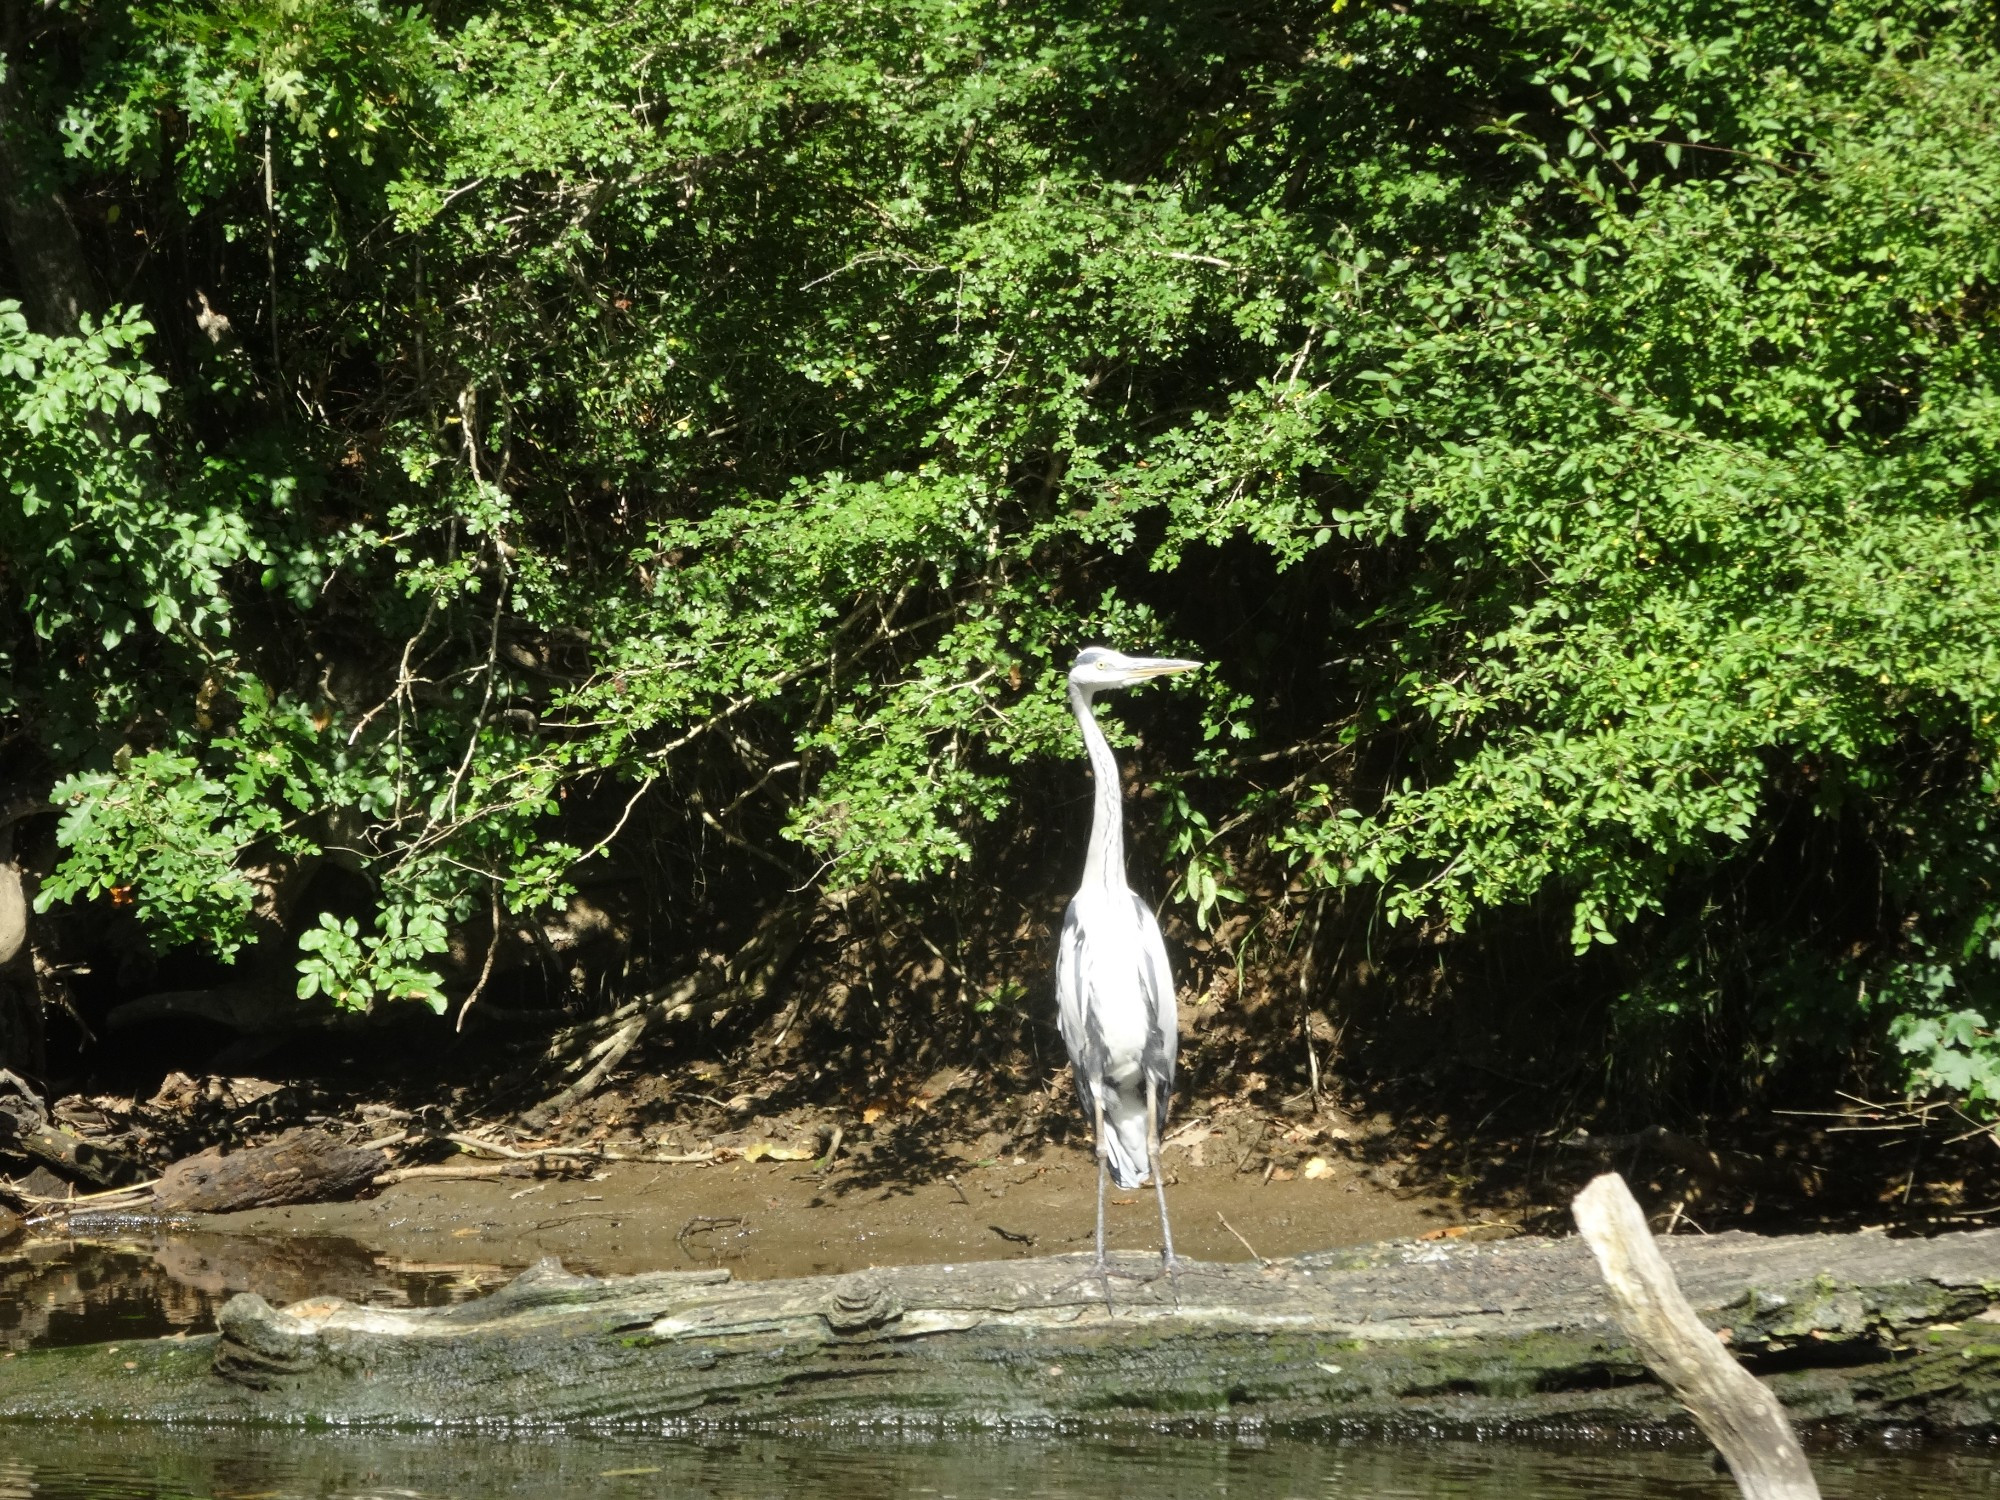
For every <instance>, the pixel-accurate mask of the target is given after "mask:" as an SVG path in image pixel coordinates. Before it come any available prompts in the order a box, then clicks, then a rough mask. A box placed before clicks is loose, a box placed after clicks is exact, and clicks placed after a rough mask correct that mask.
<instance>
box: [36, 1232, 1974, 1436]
mask: <svg viewBox="0 0 2000 1500" xmlns="http://www.w3.org/2000/svg"><path fill="white" fill-rule="evenodd" d="M1663 1248H1664V1249H1665V1252H1666V1255H1667V1259H1668V1260H1669V1262H1670V1263H1671V1264H1672V1266H1673V1268H1674V1271H1675V1273H1676V1275H1677V1276H1678V1278H1679V1280H1680V1283H1681V1286H1682V1287H1683V1288H1684V1289H1685V1291H1686V1292H1687V1294H1688V1296H1689V1298H1690V1300H1691V1301H1692V1302H1693V1303H1694V1305H1695V1306H1696V1308H1698V1309H1700V1310H1701V1311H1702V1313H1703V1317H1704V1319H1705V1321H1706V1322H1707V1323H1708V1324H1710V1325H1711V1326H1717V1325H1722V1326H1726V1327H1727V1328H1728V1329H1729V1331H1730V1332H1729V1338H1730V1346H1731V1348H1732V1349H1734V1350H1735V1351H1736V1352H1737V1354H1738V1355H1739V1356H1741V1357H1743V1358H1745V1359H1746V1361H1747V1362H1748V1363H1750V1364H1751V1366H1752V1368H1757V1367H1758V1366H1759V1365H1762V1366H1764V1367H1765V1368H1766V1371H1767V1375H1768V1379H1769V1383H1770V1386H1771V1389H1772V1390H1773V1391H1774V1392H1775V1393H1776V1394H1777V1395H1778V1396H1779V1398H1780V1399H1781V1400H1783V1401H1784V1402H1785V1403H1786V1404H1787V1406H1788V1407H1790V1409H1791V1411H1792V1413H1793V1415H1794V1416H1797V1417H1801V1418H1806V1419H1817V1420H1824V1421H1830V1422H1834V1423H1843V1424H1847V1425H1850V1426H1855V1427H1871V1426H1882V1425H1895V1426H1898V1427H1913V1426H1917V1427H1930V1428H1934V1429H1937V1430H1957V1431H1972V1430H1981V1429H1986V1430H1990V1429H1993V1428H1995V1427H1996V1426H2000V1338H1996V1337H1994V1330H1993V1328H1992V1326H1991V1324H1990V1323H1988V1322H1986V1321H1983V1320H1984V1319H1986V1318H1988V1317H1990V1316H1991V1314H1990V1313H1989V1308H1990V1306H1991V1304H1992V1300H1993V1297H1994V1295H1995V1289H1996V1288H2000V1231H1995V1230H1988V1231H1981V1232H1978V1233H1974V1234H1962V1235H1953V1236H1949V1237H1945V1238H1941V1239H1937V1240H1889V1239H1886V1238H1883V1237H1882V1236H1879V1235H1850V1236H1801V1237H1798V1238H1795V1239H1776V1240H1765V1239H1757V1238H1754V1237H1752V1236H1749V1235H1740V1234H1729V1235H1716V1236H1714V1237H1712V1238H1707V1239H1700V1240H1675V1241H1672V1242H1670V1243H1668V1244H1667V1245H1666V1246H1664V1247H1663ZM1116 1264H1117V1269H1118V1271H1119V1272H1121V1273H1125V1274H1122V1275H1119V1276H1117V1277H1114V1278H1113V1280H1112V1282H1111V1287H1110V1298H1111V1301H1110V1305H1109V1306H1108V1307H1107V1305H1106V1300H1105V1288H1104V1285H1103V1283H1102V1281H1101V1280H1100V1279H1099V1278H1098V1276H1097V1275H1096V1274H1095V1273H1094V1272H1093V1271H1092V1270H1091V1268H1090V1262H1089V1260H1088V1259H1087V1258H1085V1257H1082V1256H1060V1257H1053V1258H1044V1259H1035V1260H1016V1261H996V1262H985V1263H980V1264H975V1265H958V1266H910V1267H903V1268H900V1269H888V1270H879V1271H867V1272H859V1273H856V1274H853V1275H849V1276H838V1277H832V1276H824V1277H807V1278H801V1279H797V1280H788V1281H768V1282H751V1283H741V1284H739V1283H734V1282H731V1281H730V1280H729V1278H728V1275H727V1273H726V1272H721V1271H690V1272H663V1273H656V1274H653V1275H647V1276H633V1277H624V1278H619V1279H614V1280H608V1281H598V1280H594V1279H592V1278H589V1277H579V1276H570V1275H567V1274H565V1273H564V1272H563V1271H562V1270H561V1268H560V1267H558V1266H555V1264H554V1263H553V1262H543V1264H542V1265H541V1266H538V1267H536V1268H535V1269H533V1270H531V1271H529V1272H526V1273H525V1274H523V1275H522V1276H521V1277H520V1278H518V1279H517V1280H516V1281H514V1282H513V1283H512V1284H510V1285H509V1286H507V1287H505V1288H503V1289H501V1290H500V1291H498V1292H496V1293H494V1294H493V1295H492V1296H490V1297H487V1298H485V1299H483V1300H481V1301H478V1302H471V1303H465V1304H461V1305H459V1306H456V1307H447V1308H431V1309H419V1310H408V1311H391V1310H388V1309H383V1308H375V1307H362V1306H356V1305H354V1304H353V1303H349V1302H343V1301H340V1300H338V1299H335V1298H316V1299H311V1300H308V1301H305V1302H300V1303H295V1304H294V1305H293V1306H292V1307H290V1308H288V1309H286V1310H284V1311H278V1310H276V1309H273V1308H272V1307H270V1306H269V1305H268V1304H267V1303H265V1302H264V1301H263V1299H262V1298H259V1297H256V1296H251V1295H244V1296H240V1297H237V1298H234V1299H233V1300H231V1301H230V1302H229V1303H228V1305H227V1306H226V1307H225V1308H224V1309H223V1312H222V1317H221V1323H222V1332H221V1334H220V1335H219V1336H213V1335H212V1336H208V1337H203V1338H194V1339H181V1340H160V1341H157V1342H151V1343H147V1342H139V1343H132V1342H125V1343H121V1344H119V1345H116V1346H112V1347H108V1348H94V1349H71V1350H44V1351H31V1352H28V1353H25V1354H22V1355H21V1356H19V1357H18V1358H15V1359H12V1360H8V1361H6V1362H5V1363H4V1364H0V1417H13V1418H19V1419H45V1418H53V1417H63V1418H83V1417H94V1418H103V1419H107V1420H130V1419H140V1420H158V1421H166V1420H237V1421H243V1420H254V1421H283V1422H297V1421H305V1422H329V1423H342V1424H345V1423H381V1424H388V1423H424V1424H430V1423H439V1422H448V1423H467V1424H472V1423H495V1422H498V1423H536V1422H549V1423H558V1422H561V1423H575V1422H620V1423H624V1422H643V1421H665V1420H675V1421H689V1420H691V1421H706V1422H715V1423H724V1424H744V1423H776V1422H785V1421H793V1420H801V1419H806V1420H815V1419H816V1420H843V1421H856V1420H865V1421H896V1422H910V1421H953V1422H996V1421H1006V1422H1031V1423H1033V1422H1054V1421H1071V1420H1078V1419H1084V1420H1098V1419H1127V1420H1143V1421H1149V1422H1156V1421H1159V1420H1162V1419H1194V1420H1202V1421H1212V1420H1217V1419H1220V1420H1225V1421H1228V1420H1236V1419H1253V1420H1257V1421H1260V1422H1265V1423H1278V1424H1291V1425H1307V1426H1311V1425H1324V1424H1327V1423H1331V1422H1341V1421H1361V1422H1376V1423H1394V1424H1403V1423H1411V1422H1415V1423H1421V1424H1427V1425H1428V1424H1444V1425H1449V1426H1458V1427H1474V1426H1476V1427H1481V1428H1486V1429H1492V1428H1499V1427H1508V1426H1514V1427H1523V1428H1527V1427H1542V1426H1548V1425H1551V1424H1558V1425H1563V1426H1576V1425H1583V1424H1591V1425H1603V1426H1613V1427H1625V1428H1632V1427H1646V1428H1651V1427H1662V1426H1674V1425H1685V1417H1684V1416H1683V1415H1682V1414H1681V1413H1680V1410H1679V1408H1678V1406H1677V1405H1676V1403H1675V1402H1674V1400H1673V1398H1672V1397H1671V1396H1670V1395H1669V1394H1668V1393H1667V1392H1666V1391H1665V1390H1663V1389H1662V1388H1661V1387H1660V1386H1659V1385H1658V1384H1657V1383H1656V1382H1654V1381H1653V1380H1652V1379H1651V1378H1650V1377H1649V1376H1648V1374H1647V1372H1646V1367H1645V1365H1644V1364H1643V1363H1642V1362H1641V1360H1640V1358H1639V1356H1638V1354H1637V1353H1636V1352H1634V1350H1633V1349H1632V1347H1631V1346H1630V1345H1629V1344H1628V1343H1626V1341H1625V1340H1624V1338H1623V1337H1622V1336H1621V1335H1620V1333H1619V1332H1618V1329H1617V1326H1616V1324H1615V1323H1613V1321H1612V1320H1611V1317H1610V1309H1609V1303H1608V1301H1607V1299H1606V1296H1605V1292H1604V1288H1603V1286H1602V1285H1601V1283H1600V1281H1599V1278H1598V1274H1597V1268H1596V1266H1595V1265H1594V1264H1593V1262H1592V1260H1591V1258H1590V1253H1589V1251H1588V1250H1586V1249H1585V1247H1584V1246H1583V1244H1582V1243H1581V1242H1580V1241H1577V1240H1565V1241H1557V1242H1550V1241H1517V1242H1513V1243H1508V1244H1500V1245H1465V1244H1457V1245H1449V1246H1447V1245H1439V1244H1429V1243H1424V1244H1407V1243H1406V1244H1397V1245H1386V1246H1376V1247H1372V1248H1370V1249H1367V1250H1360V1251H1336V1252H1327V1253H1322V1254H1316V1255H1305V1256H1300V1257H1298V1258H1296V1259H1292V1260H1287V1261H1278V1262H1273V1263H1269V1264H1267V1265H1261V1266H1260V1265H1255V1264H1241V1265H1214V1264H1200V1263H1190V1262H1183V1263H1182V1266H1181V1271H1180V1275H1179V1276H1178V1277H1177V1278H1176V1279H1175V1280H1174V1281H1172V1282H1169V1281H1167V1280H1164V1279H1161V1278H1159V1277H1158V1276H1157V1275H1156V1274H1155V1273H1156V1272H1157V1271H1158V1262H1157V1261H1156V1260H1153V1259H1152V1258H1151V1257H1141V1256H1137V1255H1133V1256H1121V1257H1117V1258H1116ZM1139 1278H1151V1279H1139Z"/></svg>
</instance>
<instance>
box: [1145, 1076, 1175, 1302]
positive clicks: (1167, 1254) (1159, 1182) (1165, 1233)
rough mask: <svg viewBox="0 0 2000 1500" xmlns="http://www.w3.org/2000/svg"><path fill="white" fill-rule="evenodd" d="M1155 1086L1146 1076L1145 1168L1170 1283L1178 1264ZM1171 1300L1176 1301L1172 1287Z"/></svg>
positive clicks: (1157, 1083) (1161, 1251)
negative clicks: (1169, 1221) (1170, 1223)
mask: <svg viewBox="0 0 2000 1500" xmlns="http://www.w3.org/2000/svg"><path fill="white" fill-rule="evenodd" d="M1158 1088H1159V1082H1158V1080H1156V1079H1155V1078H1153V1077H1152V1075H1151V1074H1148V1075H1147V1077H1146V1166H1147V1168H1148V1170H1150V1171H1151V1172H1152V1174H1153V1192H1154V1193H1155V1194H1157V1195H1158V1197H1159V1200H1160V1259H1161V1260H1162V1261H1163V1262H1164V1263H1165V1265H1166V1269H1167V1279H1168V1280H1169V1281H1171V1280H1173V1278H1174V1272H1175V1270H1176V1269H1177V1268H1178V1266H1179V1262H1178V1261H1177V1260H1175V1258H1174V1231H1173V1230H1172V1228H1171V1227H1169V1226H1168V1224H1167V1179H1166V1174H1165V1173H1164V1172H1162V1171H1161V1170H1160V1113H1159V1096H1158V1092H1157V1091H1158ZM1174 1299H1175V1300H1176V1301H1179V1300H1180V1291H1179V1288H1178V1287H1176V1288H1175V1291H1174Z"/></svg>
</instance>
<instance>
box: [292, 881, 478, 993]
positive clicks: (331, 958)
mask: <svg viewBox="0 0 2000 1500" xmlns="http://www.w3.org/2000/svg"><path fill="white" fill-rule="evenodd" d="M378 926H379V928H380V930H379V931H378V932H375V933H371V934H369V935H368V936H366V937H363V936H362V935H361V929H360V926H359V924H358V923H356V922H355V920H354V918H352V917H348V918H347V919H346V920H344V921H343V920H341V919H340V918H338V917H335V916H334V914H333V913H332V912H321V913H320V918H319V925H318V926H317V927H313V928H311V929H309V930H308V931H307V932H305V933H304V934H303V935H301V936H300V938H299V951H300V952H302V953H304V954H305V957H304V958H302V959H300V960H299V998H300V999H301V1000H310V999H312V997H313V996H315V995H325V996H326V997H327V998H328V999H329V1000H331V1001H333V1002H334V1004H336V1005H338V1006H341V1007H342V1008H343V1009H347V1010H366V1009H367V1008H368V1007H369V1006H370V1005H372V1004H373V1003H374V1002H375V1001H376V1000H378V999H381V1000H421V1001H423V1002H424V1003H425V1004H426V1005H428V1006H430V1008H431V1009H432V1010H435V1011H437V1012H439V1013H440V1014H442V1013H443V1011H444V1007H445V999H444V992H443V991H442V990H441V989H439V986H440V985H442V984H443V983H444V976H443V975H441V974H438V973H435V972H434V971H432V970H429V969H419V968H418V967H416V966H417V965H418V964H421V963H422V962H423V961H424V960H425V959H427V958H429V957H430V956H431V955H432V954H434V953H442V952H444V951H445V949H446V948H447V947H449V946H450V939H449V937H448V935H447V933H446V930H445V912H444V908H442V907H440V906H434V905H425V904H417V905H413V906H409V907H403V906H390V907H388V908H387V909H386V910H385V911H384V912H383V913H382V917H381V920H380V922H379V923H378Z"/></svg>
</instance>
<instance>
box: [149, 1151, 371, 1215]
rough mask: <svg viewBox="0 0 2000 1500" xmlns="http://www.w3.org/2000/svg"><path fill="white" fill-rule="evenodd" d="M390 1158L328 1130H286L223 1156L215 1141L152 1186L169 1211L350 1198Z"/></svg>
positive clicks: (156, 1200) (158, 1203)
mask: <svg viewBox="0 0 2000 1500" xmlns="http://www.w3.org/2000/svg"><path fill="white" fill-rule="evenodd" d="M388 1165H389V1160H388V1158H387V1157H385V1156H384V1155H383V1154H382V1153H381V1152H380V1151H366V1150H363V1149H362V1148H360V1147H358V1146H349V1145H346V1144H344V1143H343V1142H341V1141H339V1140H337V1139H335V1138H334V1137H333V1136H330V1135H328V1134H327V1133H326V1132H325V1131H324V1130H288V1131H286V1132H285V1133H284V1134H283V1135H281V1136H279V1137H278V1138H277V1139H276V1140H275V1141H272V1142H271V1143H270V1144H269V1145H266V1146H253V1147H252V1148H250V1149H249V1150H247V1151H237V1152H232V1153H231V1154H230V1155H227V1156H224V1155H223V1154H222V1152H221V1150H220V1149H218V1148H216V1147H213V1146H211V1147H210V1148H209V1149H208V1150H206V1151H202V1152H198V1153H197V1154H196V1155H193V1156H189V1157H184V1158H182V1159H181V1160H180V1161H177V1162H175V1163H174V1164H173V1165H172V1166H171V1167H168V1168H167V1170H166V1171H165V1172H164V1173H163V1174H162V1175H161V1177H160V1184H159V1186H158V1187H156V1188H155V1189H154V1190H153V1201H154V1203H155V1205H156V1206H157V1207H158V1208H159V1209H160V1210H161V1211H162V1212H165V1213H195V1214H222V1213H230V1212H233V1211H234V1210H236V1209H239V1208H276V1207H279V1206H281V1205H283V1204H287V1203H326V1202H329V1201H331V1200H334V1199H339V1198H351V1197H353V1196H354V1195H355V1194H356V1193H358V1192H360V1191H361V1190H362V1189H363V1188H365V1187H367V1186H369V1185H370V1184H371V1183H373V1182H374V1180H375V1178H376V1175H377V1174H378V1173H380V1172H382V1171H383V1170H384V1169H386V1168H387V1167H388Z"/></svg>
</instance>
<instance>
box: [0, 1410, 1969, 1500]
mask: <svg viewBox="0 0 2000 1500" xmlns="http://www.w3.org/2000/svg"><path fill="white" fill-rule="evenodd" d="M0 1453H5V1454H6V1455H7V1456H6V1457H4V1458H0V1500H15V1497H20V1500H26V1497H27V1496H30V1495H33V1496H35V1497H36V1500H112V1497H131V1500H293V1497H300V1500H306V1497H311V1500H372V1497H384V1500H387V1497H397V1500H430V1497H437V1500H474V1497H484V1496H493V1495H506V1496H507V1497H508V1500H544V1497H551V1500H552V1497H558V1496H561V1497H572V1496H606V1497H622V1496H639V1495H648V1496H658V1495H671V1496H674V1497H676V1500H767V1497H768V1500H777V1497H785V1500H795V1497H802V1496H811V1497H814V1500H882V1497H886V1496H925V1497H935V1500H974V1497H986V1496H1013V1497H1019V1500H1106V1497H1108V1496H1117V1495H1120V1494H1134V1493H1140V1492H1143V1493H1144V1494H1145V1496H1146V1500H1175V1497H1182V1496H1186V1497H1195V1496H1200V1497H1202V1500H1229V1497H1231V1496H1241V1497H1244V1500H1253V1497H1254V1500H1725V1497H1727V1496H1729V1495H1731V1494H1733V1493H1734V1488H1733V1486H1732V1485H1731V1484H1730V1483H1729V1481H1728V1480H1727V1478H1724V1477H1722V1476H1718V1475H1717V1474H1716V1473H1715V1472H1714V1471H1713V1469H1712V1468H1711V1467H1710V1464H1709V1459H1708V1456H1707V1454H1706V1452H1705V1451H1703V1450H1701V1449H1698V1448H1696V1447H1693V1446H1691V1445H1690V1446H1668V1447H1647V1446H1621V1445H1618V1444H1613V1443H1575V1444H1564V1445H1547V1444H1517V1443H1470V1442H1438V1441H1412V1442H1405V1443H1391V1442H1385V1441H1381V1440H1369V1441H1365V1442H1333V1441H1328V1442H1308V1441H1303V1440H1293V1439H1285V1440H1272V1441H1268V1442H1258V1441H1244V1440H1241V1439H1214V1438H1211V1439H1202V1438H1186V1437H1152V1436H1148V1437H1137V1438H1131V1437H1127V1438H1115V1439H1114V1438H1108V1437H1092V1436H1082V1437H1063V1438H1056V1437H1034V1438H1028V1437H1011V1438H1010V1437H1002V1436H995V1435H990V1434H956V1435H948V1436H947V1435H939V1436H932V1437H927V1438H914V1439H913V1438H893V1439H892V1438H864V1437H856V1436H854V1435H851V1434H832V1435H827V1434H822V1435H816V1436H796V1437H782V1438H781V1437H767V1436H745V1437H734V1438H715V1437H709V1438H700V1439H697V1438H677V1437H650V1438H648V1437H620V1438H554V1437H546V1436H540V1435H511V1436H510V1437H509V1438H508V1439H507V1440H506V1441H504V1442H502V1441H496V1440H495V1439H494V1438H493V1436H491V1435H482V1436H476V1437H459V1436H450V1435H425V1436H420V1437H415V1436H386V1437H376V1436H362V1435H353V1434H348V1435H332V1434H310V1433H300V1432H295V1431H294V1432H278V1433H243V1432H205V1433H203V1432H197V1433H190V1432H184V1431H170V1430H162V1429H144V1428H131V1429H120V1430H108V1429H106V1430H90V1429H83V1430H74V1429H72V1430H62V1431H48V1430H45V1429H31V1428H20V1429H16V1428H11V1427H7V1426H0ZM1814 1464H1815V1467H1816V1468H1817V1469H1818V1470H1819V1473H1820V1480H1821V1488H1822V1491H1823V1492H1824V1494H1825V1497H1826V1500H1946V1497H1951V1500H2000V1462H1996V1460H1995V1457H1994V1455H1993V1453H1992V1451H1991V1450H1988V1449H1974V1448H1958V1449H1950V1450H1942V1451H1940V1450H1931V1451H1924V1452H1917V1453H1903V1454H1888V1453H1882V1452H1877V1451H1866V1452H1861V1451H1834V1452H1820V1453H1816V1454H1815V1455H1814Z"/></svg>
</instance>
